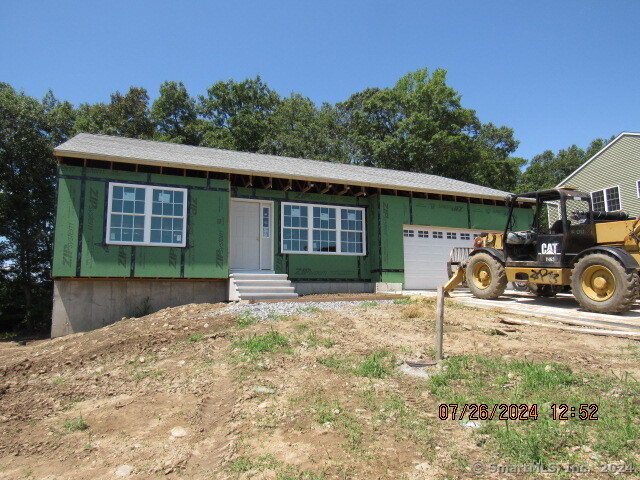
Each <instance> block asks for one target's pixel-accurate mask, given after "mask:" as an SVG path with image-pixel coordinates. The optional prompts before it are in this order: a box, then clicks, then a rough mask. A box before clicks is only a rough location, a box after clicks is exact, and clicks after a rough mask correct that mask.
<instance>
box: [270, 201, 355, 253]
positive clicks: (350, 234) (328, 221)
mask: <svg viewBox="0 0 640 480" xmlns="http://www.w3.org/2000/svg"><path fill="white" fill-rule="evenodd" d="M364 238H365V219H364V209H363V208H359V207H336V206H330V205H306V204H301V203H283V204H282V253H314V254H338V255H364V254H365V253H366V252H365V250H366V243H365V240H364Z"/></svg>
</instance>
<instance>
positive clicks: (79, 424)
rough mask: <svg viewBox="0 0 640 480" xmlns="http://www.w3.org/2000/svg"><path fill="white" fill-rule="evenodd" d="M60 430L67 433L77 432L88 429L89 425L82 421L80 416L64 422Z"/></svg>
mask: <svg viewBox="0 0 640 480" xmlns="http://www.w3.org/2000/svg"><path fill="white" fill-rule="evenodd" d="M62 428H64V429H65V430H66V431H67V432H77V431H82V430H86V429H88V428H89V425H88V424H87V422H85V421H84V418H82V415H80V416H79V417H77V418H74V419H71V420H66V421H65V422H64V423H63V424H62Z"/></svg>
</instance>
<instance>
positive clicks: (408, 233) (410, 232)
mask: <svg viewBox="0 0 640 480" xmlns="http://www.w3.org/2000/svg"><path fill="white" fill-rule="evenodd" d="M402 235H404V236H405V237H413V230H407V229H404V230H402Z"/></svg>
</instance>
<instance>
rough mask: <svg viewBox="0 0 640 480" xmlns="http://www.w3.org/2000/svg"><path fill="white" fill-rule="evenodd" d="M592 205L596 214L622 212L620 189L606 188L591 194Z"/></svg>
mask: <svg viewBox="0 0 640 480" xmlns="http://www.w3.org/2000/svg"><path fill="white" fill-rule="evenodd" d="M591 203H592V204H593V210H594V211H596V212H615V211H616V210H620V209H621V208H622V205H621V204H620V187H611V188H605V189H603V190H597V191H595V192H593V193H592V194H591Z"/></svg>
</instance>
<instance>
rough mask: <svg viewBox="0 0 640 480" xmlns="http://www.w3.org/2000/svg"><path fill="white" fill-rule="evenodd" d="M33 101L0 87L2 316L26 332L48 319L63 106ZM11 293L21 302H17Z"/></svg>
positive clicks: (50, 98)
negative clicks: (56, 151) (13, 318)
mask: <svg viewBox="0 0 640 480" xmlns="http://www.w3.org/2000/svg"><path fill="white" fill-rule="evenodd" d="M44 103H45V104H46V106H43V105H42V104H41V103H39V102H38V101H37V100H36V99H34V98H32V97H29V96H26V95H25V94H24V93H18V92H16V91H15V90H14V89H13V88H12V87H10V86H9V85H7V84H0V192H1V194H0V239H3V241H2V243H3V245H2V247H3V248H2V252H1V253H2V256H3V258H2V260H3V262H2V265H0V266H1V267H2V270H3V271H2V280H3V285H2V288H1V289H0V291H1V292H3V293H4V294H5V295H7V296H8V297H7V298H3V299H2V303H3V306H4V307H3V310H4V312H3V315H5V314H6V313H7V310H8V311H10V312H11V313H12V314H13V315H14V316H15V315H16V311H19V316H20V317H21V318H22V321H23V322H24V326H27V327H29V328H30V329H31V330H33V329H35V328H37V327H38V326H39V325H42V324H43V323H45V324H46V322H47V321H48V319H49V318H50V314H51V312H50V302H51V291H50V280H49V276H50V269H51V253H52V248H51V245H52V230H53V201H54V177H55V161H54V158H53V152H52V146H53V142H54V141H56V140H58V139H59V138H63V137H64V129H65V128H66V127H65V126H64V125H65V123H66V120H63V121H60V118H66V116H65V115H64V111H65V110H66V109H67V105H64V106H63V105H61V104H59V103H58V102H57V101H55V97H53V96H52V95H48V96H47V97H45V101H44ZM16 293H18V294H19V295H20V297H21V298H22V301H21V302H17V298H16Z"/></svg>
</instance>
